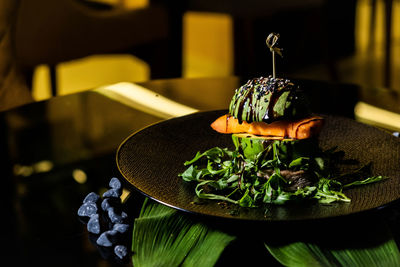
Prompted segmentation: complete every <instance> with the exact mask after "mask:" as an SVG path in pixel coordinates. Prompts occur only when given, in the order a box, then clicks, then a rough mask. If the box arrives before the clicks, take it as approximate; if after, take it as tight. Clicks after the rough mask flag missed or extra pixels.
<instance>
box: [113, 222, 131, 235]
mask: <svg viewBox="0 0 400 267" xmlns="http://www.w3.org/2000/svg"><path fill="white" fill-rule="evenodd" d="M128 229H129V224H125V223H116V224H114V226H113V230H115V231H117V232H118V233H121V234H124V233H126V232H127V231H128Z"/></svg>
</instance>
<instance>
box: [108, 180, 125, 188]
mask: <svg viewBox="0 0 400 267" xmlns="http://www.w3.org/2000/svg"><path fill="white" fill-rule="evenodd" d="M108 185H109V186H110V187H111V188H112V189H117V190H121V189H122V184H121V181H120V180H119V179H118V178H116V177H113V178H111V180H110V183H109V184H108Z"/></svg>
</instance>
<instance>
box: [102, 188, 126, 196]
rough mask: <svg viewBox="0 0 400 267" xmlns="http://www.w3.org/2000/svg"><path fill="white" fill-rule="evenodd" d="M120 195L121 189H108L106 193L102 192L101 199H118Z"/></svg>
mask: <svg viewBox="0 0 400 267" xmlns="http://www.w3.org/2000/svg"><path fill="white" fill-rule="evenodd" d="M121 194H122V191H121V189H113V188H111V189H109V190H107V191H106V192H104V194H103V197H115V198H119V197H120V196H121Z"/></svg>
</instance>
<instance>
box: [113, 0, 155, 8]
mask: <svg viewBox="0 0 400 267" xmlns="http://www.w3.org/2000/svg"><path fill="white" fill-rule="evenodd" d="M120 1H121V2H123V4H122V5H123V6H124V7H125V8H132V9H133V8H143V7H145V6H147V5H148V3H149V0H120Z"/></svg>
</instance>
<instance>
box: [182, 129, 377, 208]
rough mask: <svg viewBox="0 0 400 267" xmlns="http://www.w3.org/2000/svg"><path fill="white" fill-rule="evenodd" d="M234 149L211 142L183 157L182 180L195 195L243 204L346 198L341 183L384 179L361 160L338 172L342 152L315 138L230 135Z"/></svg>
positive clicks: (359, 182)
mask: <svg viewBox="0 0 400 267" xmlns="http://www.w3.org/2000/svg"><path fill="white" fill-rule="evenodd" d="M232 139H233V142H234V144H235V148H236V149H234V150H229V149H227V148H219V147H214V148H211V149H209V150H207V151H205V152H198V153H197V154H196V155H195V157H194V158H193V159H191V160H189V161H186V162H185V166H187V169H186V170H185V171H184V172H183V173H182V174H180V176H181V177H182V179H183V180H185V181H188V182H196V183H197V185H196V187H195V192H196V195H197V196H198V197H199V198H203V199H214V200H219V201H227V202H230V203H234V204H237V205H240V206H242V207H258V206H260V205H262V204H263V203H272V204H285V203H287V202H299V201H304V200H315V201H318V202H319V203H331V202H336V201H342V202H350V199H349V198H348V197H347V196H346V195H345V194H344V193H343V190H344V189H345V188H349V187H352V186H358V185H364V184H369V183H373V182H377V181H380V180H382V179H384V177H383V176H369V173H370V168H369V167H370V166H369V165H365V166H362V167H358V168H355V169H354V170H350V171H348V172H345V173H341V170H340V169H339V168H338V164H339V163H340V162H341V160H343V153H342V152H341V151H337V150H336V148H332V149H329V150H326V151H322V150H321V149H319V147H318V144H317V142H316V140H314V139H306V140H265V139H261V138H257V137H247V136H246V137H242V136H240V135H232Z"/></svg>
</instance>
